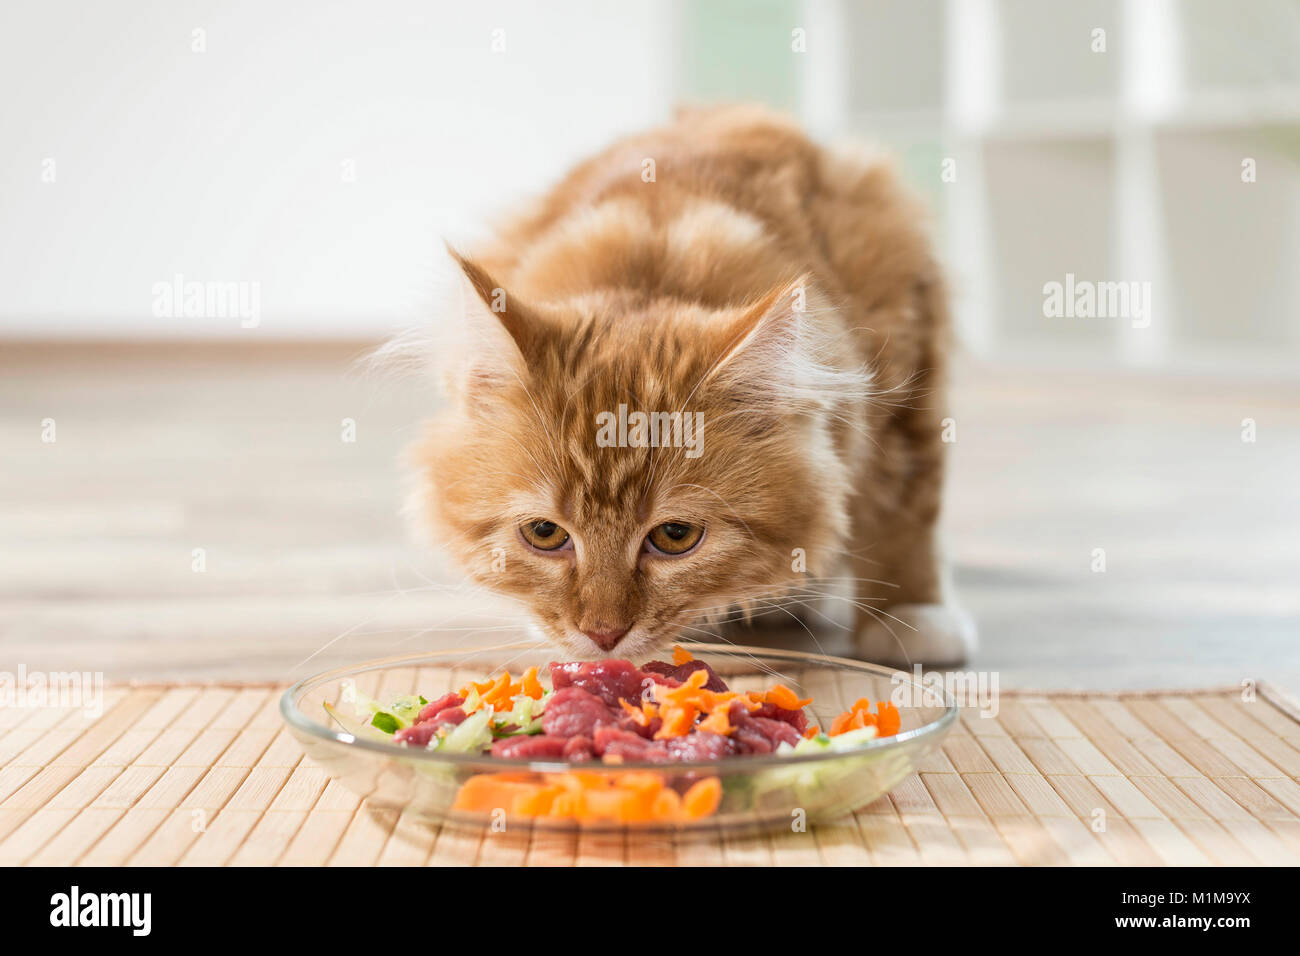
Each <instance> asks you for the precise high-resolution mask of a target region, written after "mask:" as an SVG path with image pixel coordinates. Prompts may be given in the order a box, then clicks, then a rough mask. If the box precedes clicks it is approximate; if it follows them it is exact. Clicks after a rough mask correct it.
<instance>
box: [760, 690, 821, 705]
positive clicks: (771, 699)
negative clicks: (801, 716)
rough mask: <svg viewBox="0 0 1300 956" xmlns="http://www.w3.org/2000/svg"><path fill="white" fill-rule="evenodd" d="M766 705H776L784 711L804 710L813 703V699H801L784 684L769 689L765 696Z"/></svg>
mask: <svg viewBox="0 0 1300 956" xmlns="http://www.w3.org/2000/svg"><path fill="white" fill-rule="evenodd" d="M763 701H764V703H768V704H775V705H776V706H778V707H780V708H782V709H784V710H802V709H803V708H805V707H807V706H808V705H809V704H811V703H812V698H811V697H809V698H806V699H801V698H800V697H799V695H798V694H796V693H795V692H794V691H792V690H791V689H790V688H789V687H786V686H785V685H784V684H776V685H774V686H772V687H769V688H768V690H767V693H766V694H764V695H763Z"/></svg>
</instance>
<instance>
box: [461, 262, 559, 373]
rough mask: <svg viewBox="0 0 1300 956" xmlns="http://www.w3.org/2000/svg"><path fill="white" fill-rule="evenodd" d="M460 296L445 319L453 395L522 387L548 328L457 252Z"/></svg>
mask: <svg viewBox="0 0 1300 956" xmlns="http://www.w3.org/2000/svg"><path fill="white" fill-rule="evenodd" d="M447 252H448V253H449V254H450V256H451V258H452V260H453V261H454V262H455V264H456V267H457V272H458V275H457V283H456V295H455V296H453V303H452V306H451V308H450V310H449V313H448V314H447V315H445V316H442V317H441V318H440V323H439V331H440V334H439V336H438V339H439V341H438V348H439V350H440V353H441V354H440V355H439V356H438V361H439V365H440V366H441V367H442V371H443V378H444V384H445V386H446V387H447V390H448V391H449V392H451V393H452V394H456V395H459V396H461V397H467V396H469V395H472V394H473V393H475V392H478V391H481V390H483V389H490V388H494V387H499V386H501V385H505V384H509V383H510V382H522V381H523V380H524V378H525V377H526V376H527V374H528V369H529V367H530V366H531V365H532V363H533V362H534V360H535V359H536V357H537V354H538V352H539V350H540V349H541V347H542V343H543V340H544V338H545V335H546V328H547V326H546V322H545V320H544V319H543V318H542V317H541V316H540V315H538V314H537V313H536V312H535V311H534V310H533V309H531V308H529V307H528V306H527V305H526V304H524V303H523V302H521V301H519V299H518V298H517V297H516V296H513V295H511V294H510V293H509V292H508V291H507V290H506V289H505V287H504V286H502V285H501V284H500V283H498V282H497V281H496V280H495V279H494V278H493V277H492V276H491V275H490V274H489V273H488V271H487V270H486V269H484V268H483V267H482V266H481V265H479V264H478V263H477V262H475V261H474V260H473V259H470V258H469V257H467V256H463V255H461V254H460V253H459V252H457V251H456V250H455V249H453V248H452V247H451V246H448V247H447Z"/></svg>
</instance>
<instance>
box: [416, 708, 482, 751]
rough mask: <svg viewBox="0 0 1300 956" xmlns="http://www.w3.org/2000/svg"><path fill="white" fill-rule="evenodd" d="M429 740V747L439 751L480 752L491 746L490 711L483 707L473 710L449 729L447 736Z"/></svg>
mask: <svg viewBox="0 0 1300 956" xmlns="http://www.w3.org/2000/svg"><path fill="white" fill-rule="evenodd" d="M434 740H437V741H438V742H437V744H436V745H435V744H434V743H433V741H430V749H431V750H437V751H438V752H439V753H451V754H470V753H474V754H477V753H482V752H483V751H485V750H487V749H489V748H490V747H491V746H492V711H491V710H489V709H487V708H486V707H485V708H482V709H480V710H476V711H474V713H472V714H470V715H469V716H468V717H466V718H465V719H464V720H462V721H461V722H460V723H459V724H457V725H456V726H455V727H453V728H452V729H451V731H450V732H449V733H448V734H447V736H445V737H443V738H441V740H439V739H438V738H436V737H435V738H434Z"/></svg>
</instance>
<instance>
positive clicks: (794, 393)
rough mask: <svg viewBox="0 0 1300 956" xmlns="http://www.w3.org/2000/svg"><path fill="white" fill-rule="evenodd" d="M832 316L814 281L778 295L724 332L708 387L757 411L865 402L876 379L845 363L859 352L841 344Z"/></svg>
mask: <svg viewBox="0 0 1300 956" xmlns="http://www.w3.org/2000/svg"><path fill="white" fill-rule="evenodd" d="M832 308H833V306H831V305H830V303H829V302H828V301H827V300H826V298H825V297H824V296H823V295H821V294H820V293H819V292H818V291H817V289H816V287H815V285H814V281H813V278H812V277H811V276H808V275H803V276H800V277H798V278H796V279H794V280H793V281H791V282H787V283H784V284H782V285H779V286H777V287H775V288H774V289H772V290H771V291H770V292H768V294H767V295H765V296H763V298H762V299H760V300H759V301H758V302H756V303H755V304H754V305H752V306H750V307H748V308H746V309H745V310H743V311H742V312H741V313H740V314H739V315H738V316H736V317H735V318H734V319H732V320H731V321H730V322H729V323H726V324H724V325H723V326H722V327H721V334H720V336H719V339H718V351H719V355H718V358H717V360H716V361H715V362H714V365H713V368H712V369H711V370H710V372H709V375H708V376H707V377H706V379H705V381H706V382H707V383H709V384H711V385H712V386H714V387H720V388H726V389H728V390H730V391H731V392H732V393H733V394H737V395H739V396H742V397H743V398H744V400H746V401H748V402H752V403H753V405H754V408H755V409H756V410H761V409H765V408H771V409H773V410H775V411H782V410H785V411H790V410H796V409H798V408H799V407H801V406H809V405H813V406H826V405H830V404H835V403H837V402H842V401H847V400H851V399H853V398H857V397H864V396H865V395H866V394H867V391H868V389H869V384H870V375H869V374H868V373H867V371H866V370H865V369H861V368H857V367H854V366H852V365H851V364H846V363H845V362H844V358H843V357H844V356H845V355H846V354H852V347H851V345H850V344H849V343H847V342H839V343H837V342H836V341H835V338H836V335H837V324H836V323H834V322H831V321H828V314H827V313H828V312H829V311H830V310H831V309H832ZM837 345H838V347H837Z"/></svg>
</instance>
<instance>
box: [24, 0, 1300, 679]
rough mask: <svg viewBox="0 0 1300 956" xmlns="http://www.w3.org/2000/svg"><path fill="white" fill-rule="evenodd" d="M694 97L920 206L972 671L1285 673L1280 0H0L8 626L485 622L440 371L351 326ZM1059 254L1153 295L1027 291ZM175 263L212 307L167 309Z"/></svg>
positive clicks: (1297, 259)
mask: <svg viewBox="0 0 1300 956" xmlns="http://www.w3.org/2000/svg"><path fill="white" fill-rule="evenodd" d="M715 100H757V101H763V102H767V103H769V104H771V105H773V106H776V107H778V108H781V109H783V110H787V111H789V112H791V113H793V114H795V115H797V116H798V117H799V118H800V119H801V120H802V121H803V122H804V123H805V124H806V125H807V127H808V128H809V129H810V130H811V131H812V132H813V133H814V134H815V135H816V136H817V137H819V138H821V139H823V140H826V141H839V140H860V141H866V142H871V143H875V144H878V145H879V146H881V147H882V148H883V149H884V150H886V151H887V152H890V153H892V154H893V155H894V156H896V158H897V161H898V165H899V169H900V171H901V172H902V174H903V176H904V177H905V178H906V179H907V180H908V181H909V182H910V184H911V185H912V186H913V187H914V188H915V189H916V190H917V191H918V192H920V193H921V194H923V195H924V197H925V198H926V199H927V201H928V203H929V206H930V208H931V210H932V215H933V222H932V229H933V234H934V237H935V242H936V244H937V247H938V249H939V250H940V253H941V255H942V257H943V259H944V261H945V263H946V264H947V266H948V268H949V271H950V274H951V279H952V286H953V295H954V312H955V317H956V323H957V328H958V333H959V340H960V341H959V345H960V355H959V360H958V363H957V368H956V372H955V376H954V389H953V394H952V398H951V405H952V409H953V417H954V419H955V423H956V437H957V440H956V442H955V443H954V444H953V448H952V460H953V467H952V472H951V481H950V488H949V503H948V511H947V519H946V523H947V526H948V538H949V541H950V550H951V552H952V555H953V557H954V560H955V563H956V570H957V581H958V585H959V589H960V593H961V595H962V597H963V599H964V601H965V603H966V604H968V605H969V606H970V608H971V610H972V611H973V612H974V613H975V615H976V617H977V619H978V620H979V622H980V625H981V631H982V640H983V644H982V647H981V650H980V653H979V656H978V657H977V659H976V660H975V662H974V665H973V666H975V667H977V668H979V669H990V670H997V671H999V672H1000V673H1001V674H1002V679H1003V682H1004V686H1006V685H1010V684H1018V685H1021V686H1025V685H1033V686H1079V687H1092V686H1128V687H1138V686H1152V687H1154V686H1174V685H1190V684H1200V683H1204V684H1223V683H1234V684H1235V683H1238V682H1240V681H1241V680H1244V679H1249V678H1265V679H1272V680H1275V681H1278V682H1281V683H1283V684H1284V685H1288V686H1290V688H1291V689H1292V690H1297V689H1300V496H1297V494H1296V476H1297V474H1300V269H1297V264H1298V263H1300V2H1296V0H1241V2H1237V3H1232V4H1226V3H1221V2H1214V0H1182V2H1175V0H1076V2H1068V3H1066V2H1060V3H1043V2H1033V0H858V2H852V0H802V2H798V0H676V2H650V0H625V2H620V3H618V4H608V3H597V2H572V0H568V2H565V0H552V2H547V3H544V4H537V3H526V2H514V3H501V2H483V3H476V4H456V5H450V4H443V5H437V6H432V5H428V4H422V3H418V2H416V0H381V2H375V3H365V4H363V3H360V2H314V3H307V2H277V3H274V4H257V3H252V2H223V3H215V2H212V3H200V2H193V0H182V2H175V3H169V4H166V5H157V4H149V3H144V2H129V0H114V2H106V3H99V4H94V5H87V4H84V3H72V2H68V0H54V2H49V3H44V4H40V5H17V4H10V5H7V6H5V7H4V8H3V9H2V10H0V129H3V130H5V133H6V135H5V139H6V148H5V149H4V150H3V151H0V210H3V213H2V214H0V456H2V457H0V654H3V656H4V659H5V665H6V666H13V665H10V664H9V662H10V661H12V662H14V664H15V665H16V663H18V662H22V663H25V664H26V665H27V666H28V667H29V668H42V667H43V668H46V669H68V668H76V669H81V670H86V669H94V670H106V671H107V672H108V674H109V676H110V677H115V678H130V677H179V676H184V677H238V678H254V677H268V678H285V677H290V676H298V675H300V674H301V673H303V672H305V671H306V670H314V669H318V667H319V666H320V665H323V664H325V663H333V662H336V661H343V660H346V661H352V660H356V659H358V658H360V657H363V656H364V657H372V656H380V655H384V654H394V653H402V652H406V651H412V652H413V651H416V650H419V649H421V648H422V647H425V646H429V645H430V644H432V643H434V642H444V643H445V642H448V641H451V642H456V641H466V642H467V641H478V640H487V639H492V638H495V637H500V636H501V635H503V634H508V633H509V629H510V627H512V626H513V623H512V622H513V621H514V620H515V619H514V618H513V617H512V616H511V615H512V613H513V612H511V611H510V610H509V609H508V608H504V607H502V606H501V605H500V604H499V603H497V602H495V601H494V600H493V599H491V598H490V597H488V596H485V595H482V594H479V593H475V592H473V591H470V590H467V589H465V588H463V587H461V586H460V585H458V584H457V579H456V577H455V575H454V573H451V572H449V571H448V570H447V569H444V568H441V567H440V566H439V565H438V563H437V558H436V554H434V553H432V552H430V551H429V550H428V549H427V548H426V547H425V544H426V543H424V542H418V541H414V540H412V539H411V538H410V536H409V535H408V534H407V532H406V530H405V524H404V522H403V520H402V518H401V515H400V513H399V510H400V506H401V503H402V498H403V491H404V489H403V480H402V469H401V466H400V463H399V454H400V450H401V448H402V446H403V445H404V444H405V443H406V442H407V441H408V440H409V439H411V438H412V437H413V436H414V435H415V434H416V433H417V431H418V423H419V421H420V419H421V417H422V416H424V415H426V414H427V412H428V410H429V408H430V407H431V403H432V402H433V401H434V399H433V397H432V395H431V394H430V393H429V391H428V389H427V387H426V385H425V384H424V383H421V382H418V381H409V380H408V381H401V382H393V381H377V380H374V379H371V378H368V377H367V376H365V375H362V374H359V373H358V372H357V370H356V366H355V364H354V361H355V359H356V358H357V357H358V356H360V355H363V354H365V352H366V351H367V350H368V349H370V348H372V347H373V346H374V345H375V344H378V343H379V342H380V341H382V340H383V339H384V338H385V337H386V336H388V335H390V334H392V333H393V332H395V331H398V330H400V329H402V328H406V327H410V326H412V325H419V324H420V323H422V322H425V321H428V317H429V308H430V305H429V303H430V298H431V290H432V288H433V287H434V284H435V282H436V278H437V273H438V270H439V269H440V265H439V263H440V261H441V252H440V250H441V244H442V240H443V238H444V237H446V238H451V239H455V240H472V239H473V237H474V236H475V235H477V234H479V233H481V231H482V230H483V229H484V227H485V226H486V225H488V224H490V223H491V221H492V219H493V218H494V216H496V215H497V214H498V213H499V212H500V211H501V210H508V209H510V208H511V206H512V203H514V202H517V201H518V200H520V199H522V198H525V197H527V196H528V195H530V194H533V193H536V192H537V191H539V190H541V189H543V188H545V186H546V185H547V184H548V183H549V182H551V181H553V180H554V179H555V178H556V177H557V176H558V175H560V174H561V173H562V172H563V171H564V170H565V168H566V167H567V166H568V165H569V164H571V163H573V162H574V161H575V160H577V159H579V158H581V157H583V156H584V155H586V154H587V153H589V152H591V151H593V150H595V149H597V148H599V147H600V146H602V145H603V144H605V143H607V142H608V141H610V140H611V139H613V138H614V137H616V136H618V135H620V134H622V133H626V132H631V131H634V130H637V129H640V128H643V127H645V126H648V125H651V124H654V123H658V122H661V121H663V120H665V119H667V118H668V117H669V116H670V115H671V113H672V110H673V107H674V105H675V104H678V103H683V102H700V101H715ZM1067 276H1074V277H1076V278H1077V279H1078V280H1082V281H1092V282H1125V283H1129V282H1136V283H1139V284H1142V285H1143V286H1145V287H1146V288H1148V289H1149V290H1150V313H1149V315H1147V316H1141V317H1137V316H1126V315H1125V316H1118V317H1109V318H1107V317H1098V318H1088V317H1078V316H1076V317H1056V316H1052V315H1049V314H1047V313H1048V311H1049V310H1047V309H1045V304H1044V303H1045V288H1044V287H1045V285H1046V284H1048V283H1052V282H1061V283H1065V282H1066V281H1067ZM192 282H198V283H202V284H204V288H208V289H211V288H215V287H220V288H222V289H227V290H231V294H232V296H233V297H232V299H231V300H230V301H229V303H228V305H229V307H225V306H221V307H216V308H214V307H212V304H211V303H208V307H207V308H203V309H198V310H194V311H191V310H186V309H184V308H183V307H180V306H176V307H169V306H167V305H166V304H165V302H164V301H163V300H164V299H165V297H166V296H167V295H169V294H170V292H169V290H172V289H177V288H180V289H184V287H185V284H186V283H192ZM349 423H350V424H349ZM789 639H790V640H793V641H797V642H800V643H801V645H806V644H808V641H809V637H808V635H806V634H803V633H802V632H798V633H794V634H791V635H789ZM816 642H817V643H818V644H820V645H822V646H825V647H826V648H827V649H828V650H832V651H835V650H843V649H844V646H845V641H844V635H843V634H835V633H830V634H820V635H817V638H816Z"/></svg>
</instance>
